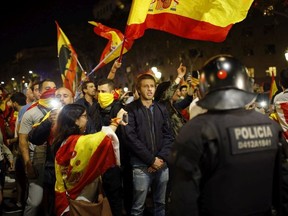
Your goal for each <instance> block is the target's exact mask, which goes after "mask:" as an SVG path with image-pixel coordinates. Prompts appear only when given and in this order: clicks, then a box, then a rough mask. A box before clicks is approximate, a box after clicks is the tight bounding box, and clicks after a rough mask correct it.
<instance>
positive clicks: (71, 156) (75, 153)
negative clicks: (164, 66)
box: [53, 104, 127, 215]
mask: <svg viewBox="0 0 288 216" xmlns="http://www.w3.org/2000/svg"><path fill="white" fill-rule="evenodd" d="M124 114H127V112H126V111H125V110H124V109H121V110H120V111H119V112H118V114H117V117H116V118H114V119H112V121H111V124H110V125H109V126H105V127H104V126H103V127H102V130H101V131H99V132H97V133H94V134H88V135H84V132H85V129H86V124H87V113H86V110H85V107H84V106H82V105H79V104H68V105H66V106H64V107H63V109H62V110H61V111H60V113H59V116H58V119H57V123H56V128H55V132H54V134H55V139H54V142H53V148H54V153H55V171H56V184H55V194H56V199H55V205H56V215H62V214H64V215H65V214H66V213H69V201H68V200H67V197H66V189H65V186H66V188H67V191H68V193H69V195H70V199H82V200H83V199H84V200H86V201H91V202H92V201H93V200H95V198H96V197H95V196H96V195H97V193H96V192H97V191H96V189H97V182H98V181H97V179H98V177H99V176H100V175H102V174H103V173H105V171H106V170H107V169H108V168H110V167H112V166H115V165H120V157H119V141H118V138H117V136H116V134H115V131H116V129H117V127H118V126H119V125H124V126H125V125H127V123H125V122H124V121H122V119H123V115H124ZM64 183H65V185H64Z"/></svg>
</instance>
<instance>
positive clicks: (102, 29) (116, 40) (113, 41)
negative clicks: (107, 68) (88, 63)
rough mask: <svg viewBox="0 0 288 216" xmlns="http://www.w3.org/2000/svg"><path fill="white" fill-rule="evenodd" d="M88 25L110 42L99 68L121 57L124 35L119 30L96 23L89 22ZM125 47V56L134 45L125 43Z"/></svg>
mask: <svg viewBox="0 0 288 216" xmlns="http://www.w3.org/2000/svg"><path fill="white" fill-rule="evenodd" d="M88 23H90V24H91V25H93V26H95V27H94V32H95V34H97V35H99V36H101V37H104V38H106V39H108V40H109V41H108V44H107V45H106V47H105V49H104V50H103V52H102V55H101V57H100V63H101V65H100V66H99V67H98V68H100V67H102V66H104V65H105V64H108V63H109V62H111V61H113V60H114V59H116V58H118V57H119V56H120V53H121V48H122V46H120V45H121V44H122V43H123V41H124V35H123V34H122V32H121V31H119V30H118V29H114V28H110V27H107V26H105V25H103V24H101V23H97V22H94V21H89V22H88ZM123 46H124V47H123V52H122V53H123V54H124V53H126V52H127V51H128V50H129V49H130V48H131V46H132V44H129V43H128V42H127V41H124V44H123Z"/></svg>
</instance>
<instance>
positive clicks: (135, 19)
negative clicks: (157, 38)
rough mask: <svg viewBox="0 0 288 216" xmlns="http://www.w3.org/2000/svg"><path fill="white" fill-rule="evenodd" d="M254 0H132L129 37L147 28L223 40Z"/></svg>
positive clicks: (198, 38)
mask: <svg viewBox="0 0 288 216" xmlns="http://www.w3.org/2000/svg"><path fill="white" fill-rule="evenodd" d="M252 2H253V0H237V1H235V0H213V1H212V0H201V1H199V0H198V1H191V0H152V1H151V0H149V1H148V0H133V2H132V5H131V9H130V14H129V17H128V21H127V27H126V33H125V35H126V37H127V39H128V40H130V39H132V40H133V39H137V38H139V37H142V36H143V34H144V31H145V30H146V29H156V30H161V31H166V32H168V33H171V34H174V35H177V36H179V37H183V38H188V39H194V40H203V41H212V42H222V41H224V40H225V39H226V36H227V34H228V32H229V30H230V29H231V27H232V25H233V24H235V23H237V22H240V21H242V20H243V19H245V18H246V16H247V13H248V10H249V8H250V6H251V4H252Z"/></svg>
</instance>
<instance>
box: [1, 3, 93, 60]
mask: <svg viewBox="0 0 288 216" xmlns="http://www.w3.org/2000/svg"><path fill="white" fill-rule="evenodd" d="M95 3H97V0H58V1H55V0H50V1H49V0H48V1H47V0H44V1H31V0H30V1H29V0H25V1H24V0H22V1H18V0H17V1H14V0H10V1H5V4H4V2H2V5H1V7H0V18H1V21H0V48H1V57H0V61H1V62H4V61H6V60H9V59H14V58H15V54H16V53H17V52H18V51H20V50H21V49H23V48H33V47H40V46H49V45H53V44H55V43H56V38H57V31H56V25H55V20H57V21H58V23H59V25H60V27H62V29H63V26H65V25H66V24H67V25H68V24H69V23H73V24H77V23H87V21H88V20H93V14H92V10H93V5H94V4H95Z"/></svg>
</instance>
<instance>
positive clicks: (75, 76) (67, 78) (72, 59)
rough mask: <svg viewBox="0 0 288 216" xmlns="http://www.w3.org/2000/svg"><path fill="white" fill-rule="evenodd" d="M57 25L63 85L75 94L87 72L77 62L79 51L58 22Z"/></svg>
mask: <svg viewBox="0 0 288 216" xmlns="http://www.w3.org/2000/svg"><path fill="white" fill-rule="evenodd" d="M56 26H57V51H58V58H59V68H60V72H61V78H62V81H63V86H64V87H66V88H68V89H69V90H70V91H71V92H72V93H73V94H74V95H75V92H76V90H77V85H78V84H79V83H80V81H81V80H82V79H85V73H84V72H83V71H82V70H81V69H80V67H79V66H78V64H77V58H78V57H77V53H76V52H75V50H74V48H73V47H72V45H71V43H70V41H69V39H68V38H67V37H66V35H65V34H64V32H63V31H62V29H61V28H60V26H59V25H58V23H57V22H56Z"/></svg>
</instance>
